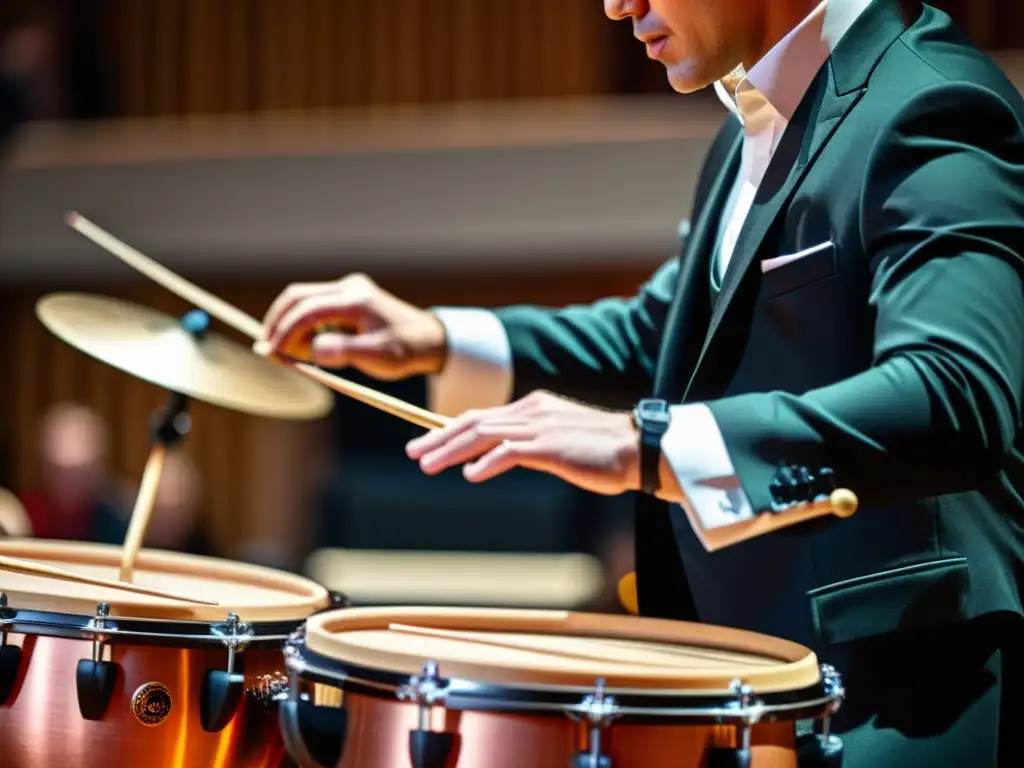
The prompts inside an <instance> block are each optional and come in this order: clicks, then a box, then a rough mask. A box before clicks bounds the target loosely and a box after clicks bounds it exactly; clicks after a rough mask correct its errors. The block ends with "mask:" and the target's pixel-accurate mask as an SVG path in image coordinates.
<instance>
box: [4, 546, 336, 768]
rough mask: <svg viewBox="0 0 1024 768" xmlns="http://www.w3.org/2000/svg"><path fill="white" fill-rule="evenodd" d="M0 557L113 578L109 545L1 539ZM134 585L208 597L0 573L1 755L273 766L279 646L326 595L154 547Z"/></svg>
mask: <svg viewBox="0 0 1024 768" xmlns="http://www.w3.org/2000/svg"><path fill="white" fill-rule="evenodd" d="M0 554H4V555H8V556H11V557H20V558H25V559H29V560H35V561H38V562H43V563H46V564H49V565H54V566H57V567H60V568H63V569H65V570H69V571H75V572H78V573H84V574H88V575H92V576H100V577H103V578H107V579H117V573H118V566H119V564H120V559H121V548H120V547H113V546H106V545H97V544H85V543H77V542H53V541H42V540H35V541H29V540H26V541H0ZM134 583H136V584H139V585H143V586H147V587H153V588H156V589H162V590H167V591H172V592H174V593H176V594H181V595H187V596H194V597H197V598H201V599H205V600H211V601H217V602H218V603H219V605H217V606H208V605H196V604H189V603H183V602H178V601H172V600H166V599H162V598H156V597H147V596H143V595H135V594H131V593H127V592H120V591H119V590H117V589H112V588H103V587H94V586H88V585H82V584H78V583H73V582H63V581H61V582H57V581H54V580H52V579H46V578H40V577H38V576H28V575H22V574H18V573H10V572H3V571H0V645H2V648H0V745H2V746H0V750H2V754H3V757H2V758H0V764H2V765H3V766H4V768H37V767H40V766H47V767H50V766H52V767H53V768H60V767H61V766H68V767H69V768H70V767H71V766H74V768H122V767H124V768H127V766H132V768H135V767H136V766H142V765H145V766H146V768H182V767H183V766H189V767H191V766H197V767H198V766H203V768H277V766H278V765H279V764H280V762H281V761H282V760H283V759H285V758H286V755H285V751H284V745H283V742H282V739H281V733H280V729H279V728H278V725H277V713H276V707H277V704H276V703H275V702H274V701H273V699H274V697H275V696H280V695H281V693H282V692H283V691H284V689H285V686H286V677H285V669H284V656H283V654H282V647H283V645H284V642H285V640H286V639H287V638H288V636H289V635H290V634H291V633H292V632H293V631H294V630H295V629H296V627H299V626H301V624H302V622H303V621H304V620H305V619H306V618H308V617H309V616H310V615H312V614H313V613H315V612H316V611H320V610H324V609H325V608H328V607H331V606H332V596H331V595H330V594H329V593H328V592H327V591H326V590H325V589H323V588H322V587H320V586H319V585H317V584H315V583H313V582H311V581H309V580H307V579H304V578H300V577H298V576H294V575H291V574H287V573H282V572H279V571H275V570H272V569H269V568H260V567H256V566H251V565H247V564H243V563H232V562H229V561H224V560H217V559H213V558H205V557H196V556H192V555H182V554H173V553H168V552H154V551H143V552H142V553H140V555H139V558H138V560H137V561H136V571H135V577H134ZM334 604H335V605H337V604H338V603H334Z"/></svg>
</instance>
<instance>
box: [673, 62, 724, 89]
mask: <svg viewBox="0 0 1024 768" xmlns="http://www.w3.org/2000/svg"><path fill="white" fill-rule="evenodd" d="M665 69H666V73H667V74H668V84H669V85H670V86H672V90H673V91H675V92H676V93H696V92H697V91H702V90H704V89H705V88H707V87H708V86H709V85H711V83H712V82H713V81H710V80H707V79H706V78H702V77H695V76H694V74H693V73H692V72H679V71H678V70H676V69H675V68H673V67H671V66H669V67H666V68H665Z"/></svg>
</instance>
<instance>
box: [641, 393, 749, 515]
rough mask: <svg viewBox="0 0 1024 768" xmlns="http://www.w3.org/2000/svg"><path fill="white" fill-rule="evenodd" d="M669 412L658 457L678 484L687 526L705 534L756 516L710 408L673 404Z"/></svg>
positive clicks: (698, 405) (697, 405)
mask: <svg viewBox="0 0 1024 768" xmlns="http://www.w3.org/2000/svg"><path fill="white" fill-rule="evenodd" d="M671 412H672V421H671V423H670V424H669V428H668V430H667V431H666V432H665V434H664V436H663V437H662V438H661V452H662V455H663V456H664V457H665V460H666V461H667V462H668V464H669V466H670V467H671V468H672V472H673V474H674V475H675V477H676V480H677V481H678V482H679V487H680V489H681V490H682V492H683V502H682V503H683V507H684V508H685V509H686V512H687V515H688V516H689V518H690V520H691V522H694V523H697V524H699V525H700V526H701V527H702V528H703V529H705V530H706V529H709V528H719V527H721V526H725V525H732V524H734V523H738V522H742V521H743V520H748V519H750V518H752V517H754V510H753V508H752V507H751V505H750V499H748V498H747V494H746V493H744V491H743V488H742V487H741V486H740V481H739V478H738V477H737V476H736V469H735V467H734V466H733V463H732V459H730V458H729V451H728V449H727V448H726V447H725V440H724V439H723V438H722V433H721V431H720V430H719V429H718V424H717V422H716V421H715V417H714V414H712V413H711V409H710V408H708V407H707V406H706V405H703V404H701V403H694V404H690V405H674V406H672V407H671ZM698 535H699V532H698Z"/></svg>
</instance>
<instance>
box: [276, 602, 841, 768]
mask: <svg viewBox="0 0 1024 768" xmlns="http://www.w3.org/2000/svg"><path fill="white" fill-rule="evenodd" d="M285 656H286V659H287V666H288V669H289V679H290V683H289V693H288V699H287V701H285V702H282V704H281V708H280V715H281V726H282V732H283V734H284V737H285V743H286V745H287V747H288V750H289V752H290V753H291V755H292V757H293V758H294V759H295V760H296V761H297V762H298V763H299V765H300V766H303V767H304V768H335V766H337V767H338V768H523V766H530V767H531V768H659V767H661V766H664V767H665V768H704V767H707V766H711V767H716V766H735V767H737V768H738V767H739V766H752V767H753V768H797V766H810V765H814V766H823V765H825V766H833V765H839V764H840V759H841V752H842V743H841V741H840V740H839V739H838V738H836V737H835V736H834V735H830V734H829V733H828V720H829V718H830V717H831V715H832V714H833V713H834V712H835V711H836V710H837V709H838V706H839V704H840V702H841V700H842V698H843V690H842V686H841V682H840V680H839V677H838V675H836V673H835V672H834V670H832V669H831V668H829V667H820V666H819V664H818V661H817V659H816V657H815V655H814V653H812V652H811V651H810V650H808V649H806V648H804V647H802V646H800V645H797V644H795V643H791V642H789V641H785V640H780V639H776V638H773V637H768V636H764V635H758V634H753V633H749V632H743V631H737V630H732V629H724V628H719V627H712V626H707V625H701V624H688V623H683V622H674V621H664V620H657V619H642V618H634V617H617V616H602V615H596V614H580V613H566V612H559V611H524V610H481V609H445V608H434V609H428V608H395V609H384V608H353V609H348V610H345V611H329V612H325V613H322V614H320V615H318V616H314V617H312V618H310V619H309V620H308V621H307V622H306V623H305V626H304V628H303V629H302V630H300V631H299V632H297V633H296V634H295V635H294V636H293V637H292V638H291V639H289V641H288V643H287V645H286V647H285ZM797 721H817V728H815V729H814V730H816V731H817V734H815V733H810V735H807V736H802V737H801V738H799V739H798V738H797V728H796V723H797ZM807 724H808V725H809V724H810V723H807Z"/></svg>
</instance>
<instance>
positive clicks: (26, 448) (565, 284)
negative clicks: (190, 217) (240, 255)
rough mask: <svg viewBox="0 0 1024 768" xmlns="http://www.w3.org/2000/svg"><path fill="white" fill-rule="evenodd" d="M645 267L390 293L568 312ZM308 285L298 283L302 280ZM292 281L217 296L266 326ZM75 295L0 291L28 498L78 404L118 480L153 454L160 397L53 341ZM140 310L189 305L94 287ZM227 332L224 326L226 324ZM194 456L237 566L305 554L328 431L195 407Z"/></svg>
mask: <svg viewBox="0 0 1024 768" xmlns="http://www.w3.org/2000/svg"><path fill="white" fill-rule="evenodd" d="M647 272H648V270H645V269H641V268H636V267H634V268H623V269H608V268H602V269H595V270H589V271H587V272H586V273H584V274H580V273H579V271H578V270H574V271H572V272H569V271H564V272H561V273H558V272H554V273H551V274H545V276H544V278H543V279H538V277H537V276H536V275H526V274H521V273H519V274H516V273H513V274H501V273H498V274H495V273H494V272H491V271H488V272H486V273H479V274H473V273H472V271H470V272H466V273H462V274H459V275H458V276H457V279H453V278H452V277H451V276H449V275H446V276H435V277H426V276H423V275H416V276H412V275H410V276H406V277H399V278H394V279H388V280H386V281H383V282H384V284H385V286H386V287H387V288H389V289H390V290H393V291H395V292H396V293H398V294H399V295H402V296H404V297H407V298H408V299H409V300H410V301H414V302H416V303H418V304H420V305H424V306H428V305H433V304H466V303H476V304H481V305H485V306H496V305H502V304H507V303H513V302H520V301H532V302H536V303H539V304H542V305H562V304H566V303H569V302H574V301H588V300H592V299H595V298H599V297H602V296H608V295H617V294H618V295H621V294H629V293H632V292H634V291H635V290H636V288H637V286H638V285H639V284H640V283H641V282H642V281H643V280H644V279H645V278H646V277H647ZM301 277H302V276H295V278H296V279H301ZM285 282H286V281H283V280H281V281H264V282H260V283H255V284H239V283H237V282H221V283H219V284H218V283H215V282H214V283H209V284H208V285H207V287H209V288H210V289H211V290H213V291H214V292H216V293H218V294H219V295H222V296H223V297H224V298H226V299H227V300H229V301H231V302H233V303H235V304H236V305H237V306H239V307H241V308H242V309H244V310H246V311H248V312H250V313H251V314H253V315H255V316H261V315H262V313H263V311H264V310H265V309H266V307H267V306H268V305H269V303H270V302H271V301H272V299H273V297H274V296H275V295H276V293H277V292H278V291H279V290H280V289H281V288H283V287H284V285H285ZM74 289H75V286H73V285H67V284H58V285H54V286H51V287H47V288H44V287H41V286H40V287H36V288H21V289H17V290H15V289H12V288H3V289H0V349H3V350H4V358H5V361H6V365H5V375H4V376H3V377H0V439H2V440H4V441H10V443H11V444H12V448H13V454H14V467H13V470H14V477H15V480H16V484H17V485H16V487H18V488H20V489H25V488H29V487H32V486H35V485H36V484H37V483H38V481H39V474H38V473H39V467H38V461H37V444H36V443H37V430H38V426H39V423H40V420H41V418H42V416H43V414H44V413H45V412H46V410H47V409H48V408H49V407H50V406H52V405H53V404H55V403H57V402H60V401H65V400H72V401H78V402H83V403H86V404H88V405H89V406H91V407H93V408H95V409H96V410H97V411H98V412H99V413H100V414H101V415H102V416H103V417H104V419H105V420H106V421H107V422H108V423H109V424H110V425H111V439H112V457H111V458H112V463H113V468H114V470H115V471H116V472H117V473H119V474H120V475H122V476H124V477H126V478H127V479H129V481H131V482H132V483H137V482H138V478H139V477H140V476H141V473H142V469H143V466H144V464H145V461H146V457H147V453H148V450H149V444H148V426H147V425H148V419H149V415H150V413H151V412H152V411H153V409H155V408H157V407H160V406H162V404H163V402H164V398H165V395H164V393H163V392H161V391H160V390H159V389H158V388H156V387H154V386H151V385H149V384H146V383H144V382H140V381H138V380H136V379H133V378H131V377H130V376H128V375H127V374H123V373H121V372H120V371H117V370H114V369H112V368H109V367H107V366H105V365H103V364H101V363H99V362H96V361H94V360H92V359H91V358H88V357H87V356H85V355H84V354H82V353H80V352H78V351H77V350H75V349H73V348H71V347H69V346H68V345H67V344H65V343H63V342H62V341H60V340H58V339H57V338H56V337H54V336H52V335H51V334H50V333H49V332H48V331H47V330H46V329H45V328H44V327H43V326H42V325H41V323H39V321H38V320H37V319H36V317H35V314H34V311H33V307H34V304H35V301H36V299H37V298H38V297H39V296H40V295H42V294H43V293H46V292H47V291H48V290H62V291H63V290H74ZM85 290H88V291H97V290H99V291H100V292H102V293H105V294H107V295H112V296H120V297H123V298H127V299H130V300H132V301H137V302H140V303H142V304H145V305H147V306H150V307H153V308H155V309H158V310H160V311H164V312H168V313H170V314H173V315H178V314H181V313H182V312H184V311H187V310H188V309H189V307H187V306H186V305H184V304H183V303H182V302H180V301H179V300H178V299H176V298H175V297H173V296H170V295H168V294H167V292H166V291H164V290H162V289H160V288H159V287H155V286H153V285H150V284H139V285H124V286H118V287H116V288H111V289H97V288H95V287H89V288H86V289H85ZM217 327H218V329H220V326H219V325H218V326H217ZM192 414H193V428H192V433H191V434H190V435H189V437H188V440H187V443H186V450H187V452H188V453H189V455H190V456H191V458H192V459H193V460H194V461H195V463H196V465H197V466H198V468H199V471H200V474H201V477H202V480H203V484H204V487H205V495H206V513H207V520H206V527H207V529H208V531H209V533H210V535H211V537H212V539H213V542H214V544H215V545H216V547H217V548H218V550H219V551H220V552H222V553H225V554H226V555H228V556H230V555H232V554H233V553H234V552H236V551H237V548H238V547H239V546H240V545H241V544H242V543H243V542H244V541H246V540H253V539H256V540H259V539H271V540H275V541H278V542H281V543H283V544H284V545H285V547H286V548H288V549H290V550H291V551H292V552H293V553H295V552H301V547H302V546H303V543H304V542H305V537H306V536H307V534H308V530H307V520H306V519H305V517H304V512H305V511H306V510H307V504H306V502H307V499H306V498H305V494H306V493H307V492H308V490H309V487H310V483H311V482H312V477H313V475H314V474H315V473H316V472H317V464H318V463H317V462H316V461H315V459H316V457H317V455H318V454H319V453H320V452H322V451H323V450H324V445H325V443H324V429H325V427H326V422H322V423H319V424H310V423H290V422H277V421H272V420H268V419H258V418H254V417H249V416H244V415H239V414H235V413H232V412H229V411H226V410H222V409H219V408H214V407H211V406H206V405H203V404H195V405H194V407H193V408H192Z"/></svg>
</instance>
